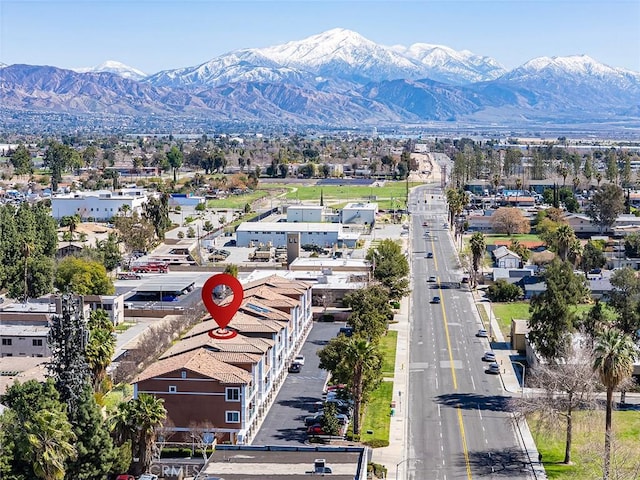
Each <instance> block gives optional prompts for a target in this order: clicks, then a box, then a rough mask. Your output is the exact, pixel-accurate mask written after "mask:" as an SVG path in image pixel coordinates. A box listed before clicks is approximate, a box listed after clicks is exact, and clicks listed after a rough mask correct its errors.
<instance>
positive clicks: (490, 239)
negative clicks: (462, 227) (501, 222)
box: [484, 233, 540, 245]
mask: <svg viewBox="0 0 640 480" xmlns="http://www.w3.org/2000/svg"><path fill="white" fill-rule="evenodd" d="M497 240H508V241H512V240H518V241H519V242H539V241H540V237H539V236H538V235H536V234H535V233H523V234H517V235H511V236H509V235H504V234H497V233H490V234H486V235H485V236H484V243H485V244H486V245H494V244H495V243H496V241H497Z"/></svg>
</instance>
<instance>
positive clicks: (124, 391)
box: [102, 383, 133, 412]
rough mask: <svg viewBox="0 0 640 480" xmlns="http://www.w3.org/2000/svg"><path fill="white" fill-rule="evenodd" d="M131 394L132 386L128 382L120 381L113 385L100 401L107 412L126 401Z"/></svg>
mask: <svg viewBox="0 0 640 480" xmlns="http://www.w3.org/2000/svg"><path fill="white" fill-rule="evenodd" d="M132 396H133V387H132V386H131V385H129V384H128V383H121V384H119V385H116V386H115V387H113V389H112V390H111V391H110V392H109V393H107V394H106V395H105V396H104V397H103V398H102V401H103V403H104V406H105V408H106V410H107V412H112V411H114V410H115V409H116V407H117V406H118V405H119V404H120V403H122V402H126V401H127V400H129V399H130V398H131V397H132Z"/></svg>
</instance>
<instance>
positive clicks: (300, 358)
mask: <svg viewBox="0 0 640 480" xmlns="http://www.w3.org/2000/svg"><path fill="white" fill-rule="evenodd" d="M293 363H299V364H300V365H304V355H296V356H295V358H294V359H293Z"/></svg>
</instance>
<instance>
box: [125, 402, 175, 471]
mask: <svg viewBox="0 0 640 480" xmlns="http://www.w3.org/2000/svg"><path fill="white" fill-rule="evenodd" d="M163 403H164V400H162V399H161V398H157V397H154V396H153V395H148V394H146V393H141V394H140V395H138V398H135V399H132V400H130V401H128V402H126V403H121V404H120V405H119V406H118V412H117V413H116V416H115V417H114V419H113V420H114V429H115V432H116V438H117V440H120V442H119V443H121V444H122V443H124V442H125V441H127V440H129V441H131V449H132V456H133V458H134V459H136V458H137V459H138V461H137V462H136V461H134V463H133V473H134V474H135V475H140V474H141V473H142V472H146V471H147V470H148V469H149V466H150V465H151V458H152V457H151V454H152V449H153V443H154V441H155V438H156V431H157V429H158V428H159V427H160V426H161V425H162V422H163V421H164V419H165V418H166V416H167V411H166V410H165V408H164V405H163Z"/></svg>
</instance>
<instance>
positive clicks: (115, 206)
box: [51, 189, 149, 221]
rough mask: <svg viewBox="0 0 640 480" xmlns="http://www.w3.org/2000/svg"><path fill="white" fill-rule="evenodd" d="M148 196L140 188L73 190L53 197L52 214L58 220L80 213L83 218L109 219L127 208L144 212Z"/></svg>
mask: <svg viewBox="0 0 640 480" xmlns="http://www.w3.org/2000/svg"><path fill="white" fill-rule="evenodd" d="M148 198H149V197H148V193H147V192H146V191H145V190H139V189H129V190H126V189H125V190H117V191H115V192H112V191H110V190H95V191H87V192H72V193H69V194H63V195H55V196H53V197H51V214H52V216H53V218H55V219H56V220H60V219H61V218H62V217H67V216H72V215H79V216H80V218H81V219H83V220H86V219H90V218H91V219H94V220H98V221H107V220H110V219H111V218H112V217H113V216H115V215H117V214H118V212H119V211H121V210H123V209H125V208H126V209H128V210H129V211H130V212H138V213H142V207H143V205H144V204H146V203H147V201H148Z"/></svg>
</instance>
